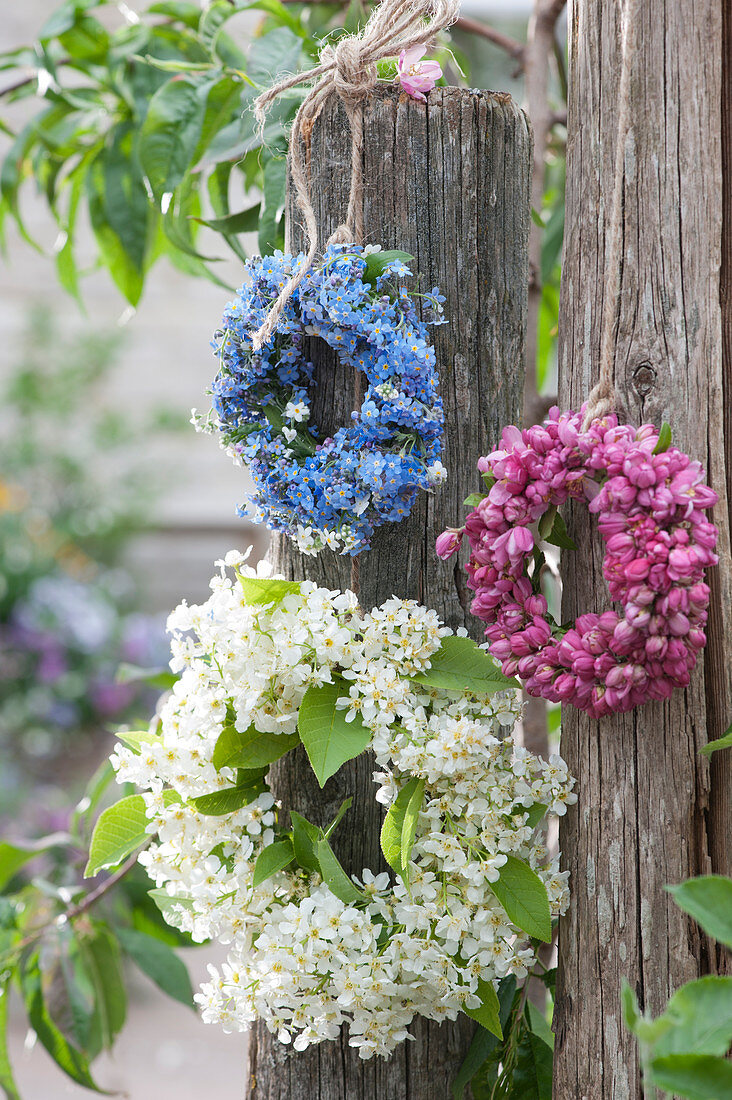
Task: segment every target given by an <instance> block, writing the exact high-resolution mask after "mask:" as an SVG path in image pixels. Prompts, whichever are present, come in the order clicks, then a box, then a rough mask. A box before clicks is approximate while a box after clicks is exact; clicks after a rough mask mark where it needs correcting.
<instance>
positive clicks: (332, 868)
mask: <svg viewBox="0 0 732 1100" xmlns="http://www.w3.org/2000/svg"><path fill="white" fill-rule="evenodd" d="M315 858H316V859H317V861H318V865H319V867H320V874H321V877H322V879H323V882H324V883H325V884H326V886H327V887H328V889H329V890H331V891H332V892H333V893H334V894H335V896H336V897H337V898H340V899H341V901H343V902H345V903H346V905H350V904H351V903H352V902H354V901H359V900H360V899H361V897H362V894H361V892H360V890H358V889H357V888H356V886H355V885H354V883H353V882H352V881H351V879H350V878H349V877H348V875H347V874H346V872H345V871H344V870H343V868H342V867H341V865H340V863H339V862H338V860H337V859H336V856H335V853H334V851H333V849H332V848H331V846H330V844H329V843H328V841H327V840H325V839H321V840H319V841H318V842H317V844H316V845H315Z"/></svg>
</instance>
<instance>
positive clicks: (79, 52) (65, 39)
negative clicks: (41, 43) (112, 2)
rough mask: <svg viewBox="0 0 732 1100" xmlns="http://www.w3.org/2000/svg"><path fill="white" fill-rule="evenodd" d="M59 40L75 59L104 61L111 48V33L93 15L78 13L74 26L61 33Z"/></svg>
mask: <svg viewBox="0 0 732 1100" xmlns="http://www.w3.org/2000/svg"><path fill="white" fill-rule="evenodd" d="M58 40H59V42H60V44H61V45H62V46H63V48H64V49H65V50H66V51H67V53H69V54H70V55H71V56H72V57H73V58H74V60H83V61H97V62H103V61H104V59H105V58H106V55H107V52H108V50H109V35H108V34H107V32H106V31H105V29H104V27H103V26H102V24H101V23H100V22H99V20H98V19H95V18H94V17H93V16H91V15H83V16H79V15H78V14H77V18H76V20H75V22H74V24H73V26H71V27H69V29H68V30H66V31H64V32H63V33H62V34H59V35H58Z"/></svg>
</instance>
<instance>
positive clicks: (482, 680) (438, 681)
mask: <svg viewBox="0 0 732 1100" xmlns="http://www.w3.org/2000/svg"><path fill="white" fill-rule="evenodd" d="M412 681H413V683H416V684H424V685H425V687H433V688H439V689H440V690H442V691H459V692H461V693H462V692H465V691H472V692H475V694H476V695H488V694H490V693H491V692H493V691H506V690H507V689H508V688H512V687H519V686H520V685H519V683H518V680H514V679H512V678H510V677H508V676H504V675H503V673H502V672H501V670H500V669H499V668H496V665H495V663H494V661H493V658H492V657H491V656H489V654H488V653H486V651H485V650H484V649H480V648H479V647H478V646H477V645H476V644H475V642H474V641H472V639H470V638H459V637H458V636H457V635H456V634H448V636H447V637H446V638H443V639H442V643H441V645H440V648H439V649H438V650H437V652H436V653H433V654H432V657H431V658H430V667H429V668H428V669H427V670H426V671H425V672H421V673H420V674H419V676H413V677H412Z"/></svg>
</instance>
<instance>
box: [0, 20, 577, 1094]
mask: <svg viewBox="0 0 732 1100" xmlns="http://www.w3.org/2000/svg"><path fill="white" fill-rule="evenodd" d="M204 6H206V5H204ZM306 6H307V5H303V7H306ZM138 7H139V5H138V4H137V0H129V5H126V4H122V3H119V4H108V5H105V6H104V8H102V9H100V10H99V11H98V12H96V13H95V14H96V15H97V16H98V18H99V19H100V20H101V22H102V23H104V24H105V25H109V27H110V28H113V27H115V26H117V25H119V24H120V22H123V21H125V20H128V21H129V20H130V19H132V18H133V17H134V15H135V9H136V8H138ZM292 7H293V8H295V7H299V5H292ZM324 7H325V6H324V5H319V8H324ZM57 8H58V5H57V3H56V0H25V2H24V3H22V4H6V5H5V6H4V10H3V20H2V29H1V30H0V48H1V49H2V50H3V51H4V52H5V51H10V50H14V49H16V48H17V47H20V46H24V45H28V44H30V43H32V42H33V40H34V39H35V38H37V36H38V33H39V30H40V28H41V27H42V26H43V25H44V24H45V23H46V22H47V21H48V20H49V18H50V17H51V16H53V14H54V12H55V11H56V10H57ZM336 10H337V7H335V6H334V11H336ZM529 10H530V3H529V2H528V0H502V2H499V0H484V2H483V3H481V2H480V0H474V3H472V4H466V5H464V14H465V15H466V16H467V17H469V18H476V19H484V20H490V23H491V25H492V26H494V27H496V28H499V29H500V30H502V31H504V32H505V33H508V34H510V35H511V36H512V37H514V38H516V39H519V40H523V39H524V38H525V35H526V24H527V19H528V15H529ZM262 19H263V16H262V14H261V12H245V13H242V14H241V15H240V16H238V17H237V22H236V24H235V25H234V26H232V28H231V31H230V33H231V34H232V36H233V37H234V38H235V39H236V41H237V43H238V44H239V45H240V46H241V47H242V48H243V49H244V50H245V51H246V49H247V46H248V42H249V40H250V39H251V38H252V36H255V35H257V34H258V33H259V30H258V28H259V24H260V23H261V21H262ZM452 43H453V45H454V46H455V48H456V50H459V51H461V53H460V56H461V58H463V59H464V61H466V62H467V64H468V66H469V72H468V74H467V79H468V82H469V83H470V84H471V85H473V86H476V87H484V88H492V89H500V90H508V91H511V92H513V93H514V95H515V96H516V97H517V98H518V99H519V101H521V98H522V95H523V89H522V84H521V78H520V75H519V73H518V72H517V68H516V65H515V63H514V62H512V60H511V58H510V57H508V56H507V55H506V53H505V52H502V51H501V50H499V49H498V48H496V46H494V45H493V44H492V43H490V42H489V41H487V40H486V39H484V38H482V37H480V36H475V35H471V34H468V33H466V32H465V31H455V32H454V33H453V35H452ZM3 77H4V78H5V79H3ZM16 79H17V72H15V73H10V74H8V73H2V74H0V90H1V89H2V88H5V87H8V86H10V85H11V84H12V83H14V82H15V80H16ZM36 110H37V102H34V97H31V98H29V99H22V100H20V101H19V102H17V103H14V104H9V105H8V109H7V110H6V111H5V112H4V116H3V117H4V119H5V122H6V123H7V124H8V127H10V128H11V129H12V131H13V132H18V131H19V130H20V129H21V128H22V126H23V124H24V121H26V120H27V119H29V118H30V117H32V116H33V114H34V113H35V111H36ZM0 140H1V141H2V142H3V143H4V148H3V155H4V154H5V152H6V150H7V149H8V148H9V147H10V144H11V141H12V134H10V133H9V132H8V134H3V135H0ZM281 212H282V211H281V209H280V210H279V211H278V212H277V213H278V216H279V215H281ZM209 216H210V215H209ZM23 218H24V227H25V229H26V230H27V231H28V233H29V235H30V236H31V237H32V238H33V240H34V241H36V242H37V244H38V246H39V249H38V250H36V249H33V248H31V247H29V246H28V244H27V242H26V241H24V240H23V239H22V237H23V229H22V228H19V226H18V225H17V224H16V223H15V222H13V221H12V220H11V219H10V218H6V219H5V225H4V240H3V246H4V253H5V258H4V262H3V264H2V266H0V348H1V349H2V350H1V351H0V556H1V558H2V572H1V575H0V830H1V831H2V834H3V837H4V839H6V840H8V839H9V840H10V841H12V840H13V839H14V838H17V839H20V838H28V837H34V836H41V835H45V834H49V833H55V832H65V831H66V830H67V829H68V825H69V818H70V815H72V814H73V812H74V807H75V806H76V805H77V803H78V802H79V799H81V798H82V797H83V796H84V790H85V788H86V785H87V783H88V780H89V777H90V776H91V775H92V773H94V771H95V769H96V768H102V769H103V762H104V761H105V760H106V758H107V756H108V754H109V752H110V750H111V747H112V745H113V743H114V735H113V732H112V731H113V730H114V729H115V728H116V727H117V726H119V725H120V724H123V723H129V724H131V725H132V727H133V728H139V727H140V725H141V724H146V722H147V717H146V715H148V714H149V712H150V708H151V706H152V705H153V704H154V700H155V695H156V691H155V690H154V688H153V687H151V686H150V685H148V684H146V683H145V682H144V681H142V680H140V679H139V678H137V675H136V673H135V672H134V668H143V669H154V668H158V667H161V666H164V665H165V664H166V660H167V657H166V652H167V643H166V638H165V632H164V625H165V618H166V614H167V612H168V611H169V610H170V609H171V608H172V607H173V606H174V605H175V604H176V603H178V602H179V601H180V600H181V599H182V598H186V599H188V600H189V601H198V600H201V599H205V597H206V593H207V585H208V578H209V577H210V575H211V572H212V563H213V561H214V560H215V559H216V558H219V557H222V556H223V554H224V553H225V552H226V551H227V550H228V549H230V548H233V547H236V548H239V549H244V548H245V547H246V546H248V545H249V544H250V543H251V544H254V546H255V557H257V556H261V554H262V553H264V551H265V549H266V538H265V536H264V534H263V533H262V532H261V531H259V530H255V529H253V528H252V527H251V526H250V525H248V524H247V523H246V522H245V521H243V520H241V519H239V518H237V516H236V513H235V505H236V504H237V503H239V502H241V501H242V499H243V498H244V496H245V474H244V472H243V471H242V470H240V469H237V468H235V467H234V466H233V465H232V463H231V462H230V461H229V460H228V459H226V458H225V456H224V455H223V454H222V453H221V452H220V451H219V450H218V449H217V447H216V446H215V444H214V443H213V442H212V440H211V439H208V438H206V437H205V436H202V435H197V434H196V433H195V432H194V431H193V429H192V427H191V426H190V424H189V417H190V410H191V407H192V406H196V407H198V408H199V409H206V408H207V400H208V399H207V397H206V389H207V386H208V384H209V381H210V379H211V377H212V375H213V373H214V361H213V358H212V355H211V351H210V347H209V341H210V338H211V333H212V331H213V329H214V328H215V327H216V324H217V322H218V318H219V317H220V315H221V312H222V309H223V306H224V304H225V302H226V301H227V291H226V289H224V288H223V287H222V286H220V285H216V284H214V283H213V282H211V281H207V280H206V279H205V278H196V277H191V272H190V271H184V270H181V269H180V267H176V266H174V265H173V264H172V263H170V262H168V261H167V260H165V259H163V260H162V261H161V262H159V263H156V264H155V266H154V267H153V268H152V269H151V270H150V271H149V273H148V274H147V277H146V280H145V287H144V292H143V293H142V295H141V297H140V300H139V302H138V304H137V305H136V306H135V307H134V308H133V307H132V306H131V305H130V304H129V303H128V302H126V301H125V300H124V298H123V296H122V295H121V293H120V289H119V287H118V286H115V285H114V283H113V281H112V279H111V278H110V276H109V274H108V272H107V271H106V270H104V269H101V268H98V269H96V270H94V269H93V260H94V253H95V248H94V240H93V235H92V232H91V229H89V228H88V227H86V226H80V227H78V228H77V230H76V234H75V242H74V245H75V252H76V255H75V263H76V268H77V269H78V271H79V272H81V273H82V277H81V279H80V293H79V297H80V301H78V302H77V301H75V300H74V298H73V297H72V296H71V295H69V294H68V293H67V292H66V291H65V290H64V289H62V288H61V286H60V285H59V274H58V269H57V265H55V264H54V260H53V258H52V257H53V255H54V253H56V254H58V252H59V251H60V250H62V249H63V247H64V244H65V241H64V239H63V236H62V235H61V236H60V232H59V225H58V224H57V223H56V221H55V220H54V218H53V217H52V215H51V213H50V212H49V209H48V205H47V203H46V201H45V198H44V196H43V195H42V194H38V195H33V194H32V188H30V187H26V188H25V193H24V198H23ZM207 234H208V236H207ZM560 240H561V237H560ZM240 242H241V244H242V246H243V248H244V249H245V250H246V252H247V253H249V254H251V253H252V252H254V251H257V235H256V232H253V233H245V234H243V235H242V236H241V237H240ZM197 247H198V248H199V249H200V251H201V252H203V253H208V251H209V249H211V250H213V252H214V253H215V254H216V255H223V254H224V251H225V250H224V251H222V248H221V243H220V241H219V240H218V239H217V238H216V235H215V234H214V233H212V232H210V231H207V230H204V231H203V234H202V235H201V238H200V243H199V244H198V245H197ZM85 271H86V274H84V272H85ZM215 273H216V276H217V277H218V279H219V280H221V281H222V282H223V283H225V284H227V285H229V286H232V287H233V286H235V285H238V282H239V281H240V275H241V262H240V260H239V259H237V258H236V257H234V256H230V257H229V258H225V259H223V260H221V261H220V262H218V263H216V265H215ZM120 666H122V671H121V672H120ZM184 954H185V959H186V962H187V964H188V965H189V968H190V971H191V976H192V979H193V981H194V984H195V983H196V981H197V980H200V979H202V978H203V977H204V976H205V968H206V962H207V961H208V959H209V958H210V957H211V954H210V951H209V949H208V948H206V947H205V946H204V947H201V948H197V949H190V950H186V951H185V953H184ZM26 1032H27V1027H26V1023H25V1020H24V1017H23V1016H21V1014H20V1013H19V1012H18V1013H14V1014H11V1024H10V1047H11V1052H12V1054H13V1061H14V1068H15V1073H16V1078H17V1083H18V1087H19V1090H20V1092H21V1094H22V1095H23V1097H25V1098H30V1100H56V1098H57V1097H58V1098H61V1097H66V1096H83V1095H88V1093H87V1092H86V1091H85V1090H83V1089H81V1088H79V1087H77V1086H76V1085H74V1084H73V1083H72V1082H71V1081H69V1080H68V1079H66V1078H64V1077H62V1075H61V1074H60V1073H59V1071H58V1069H57V1067H55V1066H54V1065H53V1063H52V1062H51V1061H50V1059H49V1058H48V1056H47V1054H46V1052H45V1051H43V1050H42V1049H41V1048H40V1045H39V1044H37V1045H36V1046H35V1047H34V1045H33V1042H32V1037H31V1040H30V1041H29V1040H28V1037H27V1034H26ZM21 1048H23V1050H22V1053H21ZM244 1061H245V1051H244V1043H243V1040H242V1039H241V1037H240V1036H226V1035H224V1034H223V1033H222V1032H221V1030H220V1029H218V1028H207V1027H205V1026H204V1025H203V1024H202V1023H200V1021H199V1020H198V1019H197V1017H195V1016H194V1014H193V1013H192V1012H191V1011H190V1009H186V1008H185V1007H184V1006H183V1005H180V1004H178V1003H176V1002H175V1001H172V1000H170V999H168V998H166V997H164V995H163V994H162V993H160V992H158V991H157V990H156V989H155V988H154V986H153V985H152V984H151V983H149V982H147V981H145V980H144V979H143V978H142V977H139V976H137V975H136V976H135V977H134V979H133V980H132V984H131V986H130V1011H129V1022H128V1024H127V1026H126V1028H125V1030H124V1031H123V1032H122V1035H121V1037H120V1040H119V1041H118V1043H117V1046H116V1048H115V1052H114V1056H113V1057H108V1056H106V1055H105V1056H103V1057H102V1059H100V1061H99V1063H98V1064H97V1067H96V1068H97V1073H96V1076H97V1078H98V1080H99V1081H100V1083H101V1084H102V1086H104V1087H107V1088H110V1089H114V1090H121V1091H124V1092H125V1093H126V1094H127V1095H129V1096H130V1097H131V1100H152V1097H153V1096H154V1097H155V1098H156V1100H167V1098H168V1097H170V1098H172V1097H175V1098H176V1100H193V1097H199V1096H201V1095H203V1094H204V1091H205V1092H206V1094H209V1093H210V1094H212V1095H215V1096H216V1097H217V1098H218V1100H228V1098H229V1097H231V1098H232V1100H233V1098H234V1097H237V1096H239V1095H240V1094H241V1087H240V1081H241V1078H242V1073H243V1068H244ZM212 1067H215V1072H216V1075H217V1079H216V1080H214V1079H213V1078H212V1076H211V1073H212Z"/></svg>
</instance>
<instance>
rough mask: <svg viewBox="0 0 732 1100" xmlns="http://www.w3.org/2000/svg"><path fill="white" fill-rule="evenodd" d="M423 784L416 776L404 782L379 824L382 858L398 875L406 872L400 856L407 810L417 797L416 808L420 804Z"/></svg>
mask: <svg viewBox="0 0 732 1100" xmlns="http://www.w3.org/2000/svg"><path fill="white" fill-rule="evenodd" d="M424 784H425V781H424V779H420V778H419V777H418V776H415V777H414V778H413V779H410V780H409V782H408V783H405V785H404V786H403V787H402V789H401V790H400V792H399V794H398V795H397V796H396V798H395V799H394V801H393V802H392V804H391V806H390V807H389V809H388V811H387V814H386V817H385V818H384V823H383V825H382V826H381V850H382V852H383V853H384V859H385V860H386V862H387V863H388V864H389V866H390V867H393V868H394V870H395V871H396V872H397V874H399V875H404V874H405V873H406V865H405V863H404V862H403V858H402V852H403V844H402V841H403V838H404V837H405V824H406V818H407V810H408V808H409V806H410V805H411V806H412V807H414V805H415V801H416V799H417V798H418V799H419V801H418V802H417V810H418V809H419V806H421V805H422V796H423V794H424ZM413 800H415V801H413ZM412 815H413V816H414V809H413V810H412ZM415 820H416V818H415ZM411 830H412V826H411V825H410V826H409V828H408V830H407V833H409V832H411ZM413 840H414V835H413V834H412V841H413ZM410 851H411V845H410Z"/></svg>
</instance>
